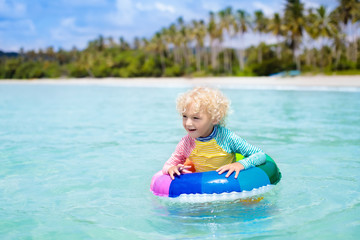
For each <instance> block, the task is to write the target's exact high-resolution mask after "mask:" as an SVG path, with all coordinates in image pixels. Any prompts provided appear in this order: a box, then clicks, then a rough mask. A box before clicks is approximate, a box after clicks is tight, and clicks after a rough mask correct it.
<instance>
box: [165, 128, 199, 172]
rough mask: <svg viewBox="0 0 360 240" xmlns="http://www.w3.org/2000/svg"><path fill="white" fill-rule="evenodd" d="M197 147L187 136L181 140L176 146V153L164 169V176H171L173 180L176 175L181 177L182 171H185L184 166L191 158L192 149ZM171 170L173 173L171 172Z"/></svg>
mask: <svg viewBox="0 0 360 240" xmlns="http://www.w3.org/2000/svg"><path fill="white" fill-rule="evenodd" d="M194 147H195V142H194V141H193V140H192V139H191V138H190V137H189V136H188V135H187V136H185V137H183V138H182V139H181V141H180V142H179V144H178V145H177V146H176V149H175V152H174V153H173V154H172V155H171V157H170V158H169V160H167V161H166V163H165V164H164V167H163V169H162V172H163V174H169V175H170V176H171V178H172V179H174V178H173V175H174V174H178V175H180V173H181V171H182V170H185V169H186V167H185V168H184V166H183V164H184V163H185V161H186V158H187V157H189V156H190V153H191V151H192V149H193V148H194ZM169 170H171V171H169Z"/></svg>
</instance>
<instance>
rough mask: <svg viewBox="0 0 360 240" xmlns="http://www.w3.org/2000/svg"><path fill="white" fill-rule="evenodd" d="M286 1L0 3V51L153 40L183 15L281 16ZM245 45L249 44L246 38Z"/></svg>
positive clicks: (309, 1)
mask: <svg viewBox="0 0 360 240" xmlns="http://www.w3.org/2000/svg"><path fill="white" fill-rule="evenodd" d="M302 2H303V3H305V7H307V8H308V7H318V6H319V5H320V4H323V5H325V6H328V8H329V10H331V9H332V8H333V7H334V6H336V5H337V0H302ZM284 4H285V0H252V1H251V0H0V50H2V51H18V50H19V49H20V48H21V47H23V48H24V49H25V50H26V51H27V50H31V49H34V50H38V49H40V48H41V49H45V48H46V47H49V46H52V47H54V48H55V50H58V49H59V47H62V48H63V49H66V50H69V49H71V48H72V47H73V46H76V47H77V48H79V49H82V48H84V47H86V46H87V43H88V41H89V40H94V39H96V38H97V37H98V36H99V35H100V34H101V35H103V36H104V37H109V36H112V37H113V38H114V40H116V41H118V39H119V37H120V36H123V37H124V38H125V39H126V40H128V41H130V42H132V39H133V38H134V37H135V36H138V37H147V38H149V37H151V36H152V35H153V34H154V33H155V32H156V31H158V30H160V29H161V28H162V27H168V26H169V25H170V24H171V23H174V22H175V21H176V19H177V18H178V17H180V16H182V17H183V18H184V20H185V22H187V21H191V20H193V19H203V20H206V19H207V17H208V13H209V11H214V12H217V11H219V10H221V9H224V8H225V7H227V6H231V7H233V9H234V10H237V9H244V10H246V11H248V12H249V13H253V12H254V11H256V10H262V11H263V12H264V13H265V14H266V15H268V16H271V15H272V14H273V13H274V12H282V10H283V9H284ZM247 41H250V42H251V41H252V40H251V39H247Z"/></svg>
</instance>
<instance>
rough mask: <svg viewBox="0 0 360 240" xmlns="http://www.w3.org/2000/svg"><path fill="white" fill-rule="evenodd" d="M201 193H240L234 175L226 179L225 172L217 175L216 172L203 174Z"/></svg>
mask: <svg viewBox="0 0 360 240" xmlns="http://www.w3.org/2000/svg"><path fill="white" fill-rule="evenodd" d="M202 174H203V178H202V183H201V186H202V193H208V194H212V193H224V192H234V191H236V192H240V191H241V190H240V184H239V182H238V181H237V179H235V178H234V176H235V173H233V174H231V175H230V176H229V177H228V178H226V177H225V176H226V174H227V172H225V173H223V174H221V175H219V173H218V172H216V171H211V172H203V173H202Z"/></svg>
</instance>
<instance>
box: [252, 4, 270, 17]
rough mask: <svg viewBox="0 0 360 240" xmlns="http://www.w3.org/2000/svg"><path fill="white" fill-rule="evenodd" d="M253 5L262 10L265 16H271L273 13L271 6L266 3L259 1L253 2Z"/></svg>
mask: <svg viewBox="0 0 360 240" xmlns="http://www.w3.org/2000/svg"><path fill="white" fill-rule="evenodd" d="M253 6H254V8H255V9H257V10H261V11H263V13H264V14H265V16H267V17H272V15H274V10H273V8H272V7H270V6H268V5H265V4H263V3H261V2H254V3H253Z"/></svg>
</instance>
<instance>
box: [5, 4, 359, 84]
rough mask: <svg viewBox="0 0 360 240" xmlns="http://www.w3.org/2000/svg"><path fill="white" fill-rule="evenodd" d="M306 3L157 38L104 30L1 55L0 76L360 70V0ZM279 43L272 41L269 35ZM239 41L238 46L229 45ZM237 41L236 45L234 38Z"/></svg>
mask: <svg viewBox="0 0 360 240" xmlns="http://www.w3.org/2000/svg"><path fill="white" fill-rule="evenodd" d="M338 3H339V6H338V7H337V8H336V9H334V11H332V12H329V11H328V10H327V9H326V7H324V6H320V7H319V8H318V9H305V8H304V4H303V3H302V2H301V1H300V0H286V4H285V10H284V12H283V13H275V14H274V16H273V17H272V18H267V17H266V16H265V15H264V14H263V12H261V11H256V12H255V13H254V14H253V15H251V14H249V13H247V12H246V11H244V10H241V9H240V10H236V11H234V10H233V9H232V8H231V7H228V8H226V9H224V10H222V11H219V12H218V13H213V12H210V13H209V17H208V19H207V20H206V21H205V20H200V21H197V20H192V21H190V22H189V23H185V22H184V20H183V19H182V18H181V17H180V18H178V19H177V21H176V23H173V24H171V25H170V26H169V27H167V28H163V29H161V30H160V31H159V32H157V33H155V34H154V36H153V37H151V38H150V39H145V38H144V39H139V38H135V39H134V41H133V43H132V44H130V43H128V42H126V41H125V40H124V39H123V38H120V39H119V41H118V42H115V41H114V39H113V38H112V37H108V38H104V37H103V36H99V37H98V38H97V39H95V40H93V41H90V42H89V43H88V45H87V47H86V48H85V49H84V50H81V51H80V50H78V49H76V48H73V49H72V50H70V51H65V50H62V49H60V50H58V51H57V52H55V51H54V49H53V48H52V47H48V48H47V49H45V50H39V51H38V52H35V51H28V52H24V51H23V50H20V52H19V54H18V55H17V56H16V55H15V56H14V55H13V54H12V55H11V56H7V55H4V54H1V55H0V78H18V79H28V78H58V77H75V78H82V77H96V78H103V77H124V78H125V77H126V78H127V77H177V76H193V77H199V76H257V75H270V74H274V73H277V72H282V71H288V70H294V69H297V70H301V71H302V72H305V73H323V74H341V73H345V74H359V72H360V56H359V54H358V52H359V50H360V49H359V47H360V39H359V38H358V36H357V35H356V32H357V29H358V26H359V24H360V1H359V0H339V1H338ZM250 33H255V34H258V36H259V38H260V39H261V40H262V41H261V43H260V44H259V45H257V46H250V47H248V48H246V49H245V48H244V46H243V45H244V44H243V42H244V37H245V36H246V34H250ZM270 37H271V38H274V39H276V43H274V44H266V43H265V42H264V39H265V38H270ZM225 39H227V40H231V42H232V43H234V42H237V44H236V46H234V47H229V46H227V45H225V43H228V42H229V41H225ZM233 45H234V44H233Z"/></svg>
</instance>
